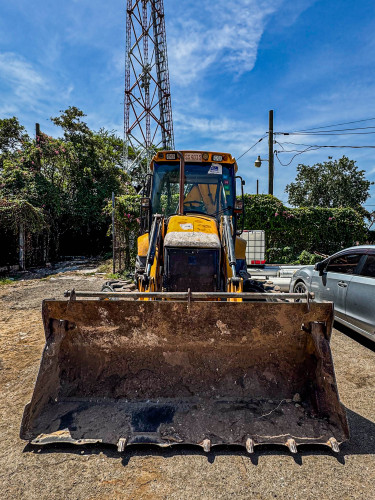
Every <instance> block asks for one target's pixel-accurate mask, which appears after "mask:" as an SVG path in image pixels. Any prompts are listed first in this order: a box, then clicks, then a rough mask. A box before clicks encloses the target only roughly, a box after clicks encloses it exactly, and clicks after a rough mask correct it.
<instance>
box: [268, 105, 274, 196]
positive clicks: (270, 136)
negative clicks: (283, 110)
mask: <svg viewBox="0 0 375 500" xmlns="http://www.w3.org/2000/svg"><path fill="white" fill-rule="evenodd" d="M273 159H274V158H273V109H271V110H270V112H269V130H268V194H273Z"/></svg>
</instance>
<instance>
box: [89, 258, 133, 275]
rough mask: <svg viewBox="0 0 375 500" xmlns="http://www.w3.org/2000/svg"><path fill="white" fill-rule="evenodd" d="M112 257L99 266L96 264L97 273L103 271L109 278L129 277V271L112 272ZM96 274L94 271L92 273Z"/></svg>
mask: <svg viewBox="0 0 375 500" xmlns="http://www.w3.org/2000/svg"><path fill="white" fill-rule="evenodd" d="M112 271H113V265H112V259H108V260H105V261H104V262H103V263H102V264H100V266H98V269H97V273H105V277H106V278H107V279H109V280H126V279H131V277H130V276H129V274H130V273H129V271H122V272H120V273H115V274H113V272H112ZM94 274H96V273H94Z"/></svg>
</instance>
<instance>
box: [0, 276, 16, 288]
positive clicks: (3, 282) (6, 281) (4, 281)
mask: <svg viewBox="0 0 375 500" xmlns="http://www.w3.org/2000/svg"><path fill="white" fill-rule="evenodd" d="M13 282H14V280H11V279H9V278H0V286H2V285H11V284H12V283H13Z"/></svg>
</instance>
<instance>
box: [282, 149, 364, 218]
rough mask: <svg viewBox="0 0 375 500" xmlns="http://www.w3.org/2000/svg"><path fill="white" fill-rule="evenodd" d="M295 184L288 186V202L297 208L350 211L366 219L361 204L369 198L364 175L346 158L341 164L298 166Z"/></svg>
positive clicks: (332, 161) (340, 161)
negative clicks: (360, 214) (346, 208)
mask: <svg viewBox="0 0 375 500" xmlns="http://www.w3.org/2000/svg"><path fill="white" fill-rule="evenodd" d="M297 172H298V174H297V177H296V180H295V182H292V183H291V184H288V185H287V186H286V189H285V191H286V192H287V193H288V196H289V197H288V202H289V203H290V204H291V205H293V206H295V207H324V208H338V207H349V208H353V209H354V210H356V211H358V212H360V213H362V214H363V215H366V211H365V210H364V208H363V207H362V204H363V203H364V202H365V201H366V200H367V199H368V198H369V196H370V186H371V184H374V183H373V182H370V181H368V180H366V178H365V171H364V170H359V169H358V167H357V166H356V162H355V161H353V160H349V158H347V157H346V156H343V157H342V158H340V159H339V160H330V161H325V162H323V163H317V164H315V165H313V166H309V165H298V167H297Z"/></svg>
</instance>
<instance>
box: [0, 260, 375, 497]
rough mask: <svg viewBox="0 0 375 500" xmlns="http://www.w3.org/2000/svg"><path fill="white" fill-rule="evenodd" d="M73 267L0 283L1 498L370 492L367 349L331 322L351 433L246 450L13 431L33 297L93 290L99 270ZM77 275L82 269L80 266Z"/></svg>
mask: <svg viewBox="0 0 375 500" xmlns="http://www.w3.org/2000/svg"><path fill="white" fill-rule="evenodd" d="M88 272H89V271H87V270H86V271H85V270H82V269H81V270H80V271H78V272H77V271H75V272H71V271H70V272H69V273H64V274H58V275H55V276H53V277H52V278H47V279H32V280H27V281H22V282H15V283H14V284H11V285H5V286H2V287H1V288H0V299H1V302H0V391H1V396H2V397H1V399H0V438H1V447H0V497H1V498H4V499H18V498H28V499H30V500H32V499H59V500H60V499H61V498H66V499H99V498H100V499H117V498H126V499H128V498H129V499H133V498H134V499H148V498H150V499H161V498H168V499H169V498H171V499H185V498H187V499H192V498H215V499H220V498H244V499H245V498H246V499H247V498H259V499H269V498H285V499H294V498H297V499H318V498H319V499H325V498H329V499H330V500H333V499H341V500H342V499H347V498H358V499H359V498H361V499H366V500H368V499H370V500H371V499H375V402H374V401H375V398H374V396H375V352H374V351H373V350H371V349H369V348H368V347H365V346H363V345H361V344H359V343H358V342H356V341H355V340H353V339H352V338H349V337H347V336H346V335H344V334H343V333H341V332H339V331H337V330H335V331H334V333H333V337H332V351H333V355H334V361H335V368H336V376H337V382H338V387H339V392H340V397H341V400H342V402H343V403H344V405H345V406H346V407H347V412H348V418H349V423H350V427H351V440H350V441H349V442H347V443H345V444H343V445H342V446H341V452H340V454H339V455H334V454H333V453H331V452H330V450H329V449H328V448H327V449H325V448H318V447H308V446H306V447H303V448H302V449H301V451H300V453H298V454H297V455H291V454H290V453H289V452H288V451H287V449H286V448H285V449H284V448H278V447H263V448H261V449H260V450H259V451H256V453H255V454H254V455H251V456H249V455H247V454H246V452H245V451H244V450H242V449H232V448H226V447H222V448H219V449H218V450H216V449H214V451H213V452H212V453H209V454H205V453H203V452H202V451H201V450H200V449H197V448H195V447H186V446H185V447H176V448H172V449H159V448H152V447H132V448H130V449H127V450H126V452H125V453H124V454H119V453H117V451H116V449H115V448H112V447H103V446H91V447H90V446H86V447H83V448H80V447H77V448H75V447H74V446H70V447H69V446H62V445H60V446H51V447H48V448H41V449H39V448H35V447H31V446H29V445H25V442H23V441H21V440H20V439H19V437H18V433H19V426H20V422H21V416H22V412H23V408H24V405H25V404H26V403H27V402H28V401H29V400H30V398H31V394H32V390H33V384H34V381H35V379H36V376H37V370H38V366H39V360H40V357H41V352H42V349H43V345H44V334H43V329H42V322H41V314H40V304H41V300H42V298H47V297H61V295H62V292H63V291H64V290H65V289H68V288H73V287H74V288H76V289H86V290H99V289H100V286H101V284H102V282H103V277H102V276H90V275H88V274H87V273H88ZM85 273H86V274H85Z"/></svg>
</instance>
